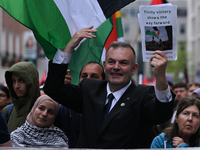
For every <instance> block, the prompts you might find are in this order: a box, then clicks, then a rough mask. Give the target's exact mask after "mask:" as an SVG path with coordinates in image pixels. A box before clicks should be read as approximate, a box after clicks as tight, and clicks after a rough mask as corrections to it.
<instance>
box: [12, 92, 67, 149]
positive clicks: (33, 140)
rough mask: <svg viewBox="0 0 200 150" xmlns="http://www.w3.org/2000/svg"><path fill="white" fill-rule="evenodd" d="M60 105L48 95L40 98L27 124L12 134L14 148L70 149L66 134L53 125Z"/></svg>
mask: <svg viewBox="0 0 200 150" xmlns="http://www.w3.org/2000/svg"><path fill="white" fill-rule="evenodd" d="M58 111H59V104H58V103H57V102H55V101H54V100H53V99H51V98H50V97H49V96H47V95H42V96H40V97H39V98H38V99H37V100H36V102H35V104H34V106H33V108H32V109H31V112H30V113H29V114H28V116H27V120H26V122H25V123H24V124H23V125H22V126H21V127H19V128H17V129H16V130H15V131H13V132H12V133H11V140H12V144H13V147H35V148H68V138H67V136H66V135H65V133H64V132H63V131H62V130H60V129H59V128H57V127H54V125H53V123H54V120H55V118H56V115H57V114H58Z"/></svg>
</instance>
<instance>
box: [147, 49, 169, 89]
mask: <svg viewBox="0 0 200 150" xmlns="http://www.w3.org/2000/svg"><path fill="white" fill-rule="evenodd" d="M150 61H151V66H152V67H153V68H154V76H155V78H156V89H157V90H159V91H162V90H166V89H167V88H168V82H167V78H166V75H165V73H166V67H167V62H168V60H167V57H166V55H165V54H164V52H162V51H160V50H157V51H155V52H154V53H153V56H152V57H151V59H150Z"/></svg>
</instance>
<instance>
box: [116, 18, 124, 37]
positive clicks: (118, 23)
mask: <svg viewBox="0 0 200 150" xmlns="http://www.w3.org/2000/svg"><path fill="white" fill-rule="evenodd" d="M116 26H117V38H120V37H124V35H123V30H122V21H121V17H119V18H116Z"/></svg>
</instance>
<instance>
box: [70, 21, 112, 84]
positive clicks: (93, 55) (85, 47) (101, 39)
mask: <svg viewBox="0 0 200 150" xmlns="http://www.w3.org/2000/svg"><path fill="white" fill-rule="evenodd" d="M111 31H112V23H111V22H110V20H109V19H107V20H106V21H105V22H104V23H103V24H102V25H101V26H100V27H99V28H97V33H95V35H96V38H94V39H87V40H85V41H84V42H83V43H82V44H81V45H80V47H79V48H78V49H77V50H76V51H74V52H73V55H72V58H71V60H70V63H69V69H70V70H71V71H70V75H71V76H72V77H73V80H72V84H78V82H79V73H80V71H81V69H82V67H83V66H85V65H86V64H87V63H88V62H90V61H96V62H98V63H100V64H101V54H102V50H103V47H104V44H105V42H106V40H107V38H108V36H109V34H110V32H111Z"/></svg>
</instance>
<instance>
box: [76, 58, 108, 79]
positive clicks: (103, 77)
mask: <svg viewBox="0 0 200 150" xmlns="http://www.w3.org/2000/svg"><path fill="white" fill-rule="evenodd" d="M88 64H97V65H99V66H100V67H101V68H102V73H101V77H102V80H105V78H106V77H105V73H104V68H103V66H102V65H101V64H100V63H98V62H96V61H90V62H88V63H87V64H86V65H88ZM86 65H85V66H86ZM85 66H84V67H85ZM84 67H83V68H84ZM83 68H82V69H81V71H80V74H79V79H80V77H81V73H82V70H83Z"/></svg>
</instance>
